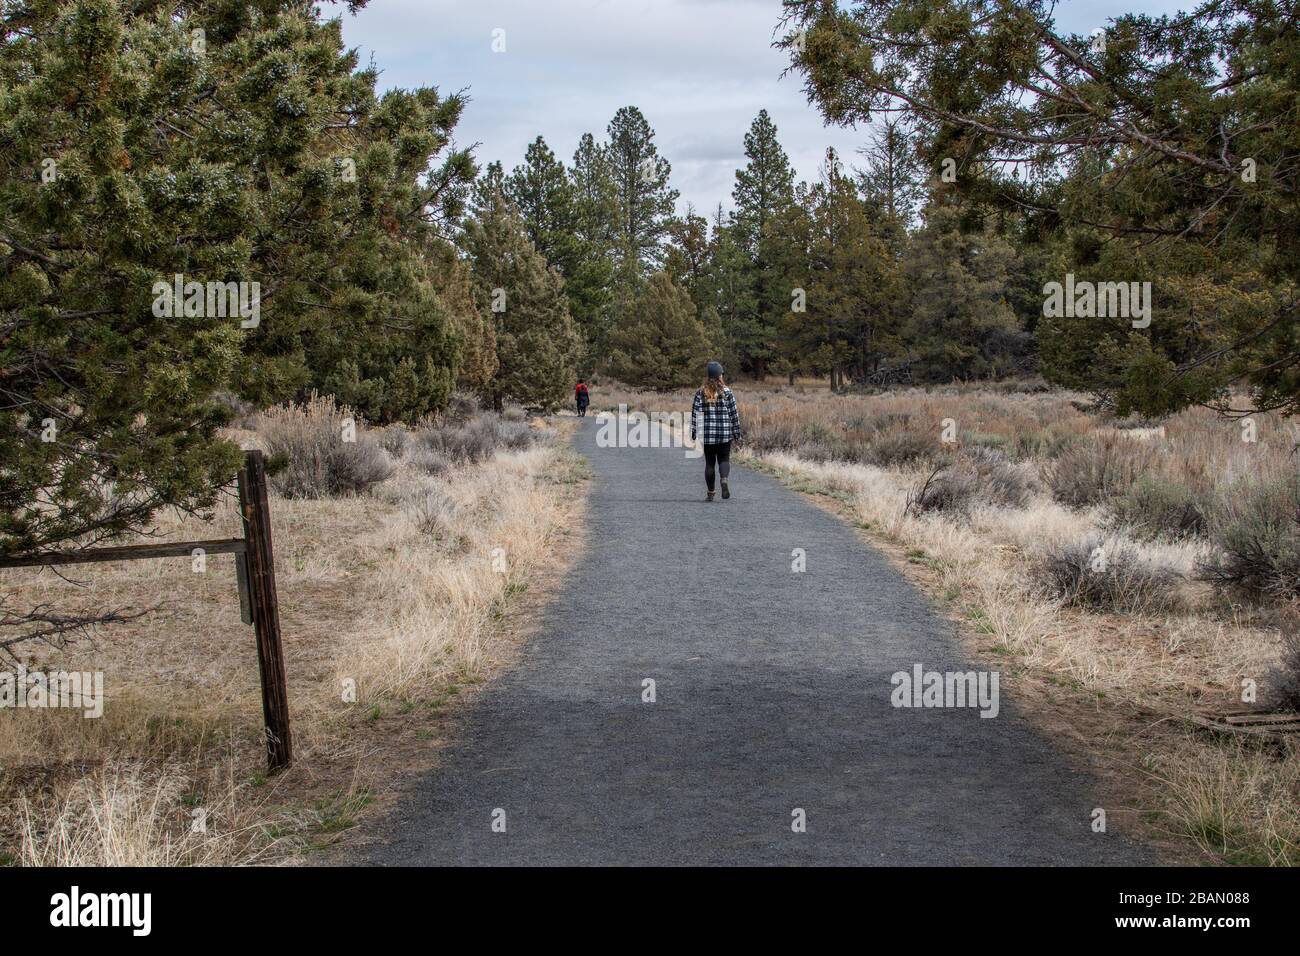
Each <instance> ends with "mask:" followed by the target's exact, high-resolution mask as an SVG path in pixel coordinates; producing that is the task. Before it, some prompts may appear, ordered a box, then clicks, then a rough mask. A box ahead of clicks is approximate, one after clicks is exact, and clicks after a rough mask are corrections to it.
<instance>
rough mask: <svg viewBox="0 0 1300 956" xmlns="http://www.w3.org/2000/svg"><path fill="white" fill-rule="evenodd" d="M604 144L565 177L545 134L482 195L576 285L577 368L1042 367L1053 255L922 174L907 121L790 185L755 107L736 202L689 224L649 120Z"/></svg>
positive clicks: (637, 373)
mask: <svg viewBox="0 0 1300 956" xmlns="http://www.w3.org/2000/svg"><path fill="white" fill-rule="evenodd" d="M606 133H607V139H606V140H605V141H604V142H598V141H597V140H596V139H595V137H594V135H593V134H591V133H586V134H584V135H583V136H582V137H581V138H580V140H579V145H578V148H577V149H576V151H575V153H574V156H573V159H572V162H571V163H570V164H568V165H566V164H565V163H564V162H563V161H562V160H561V159H559V158H558V157H557V156H556V155H555V153H554V152H553V151H552V149H551V148H550V147H549V145H548V144H547V143H546V140H545V137H544V135H538V136H537V138H536V139H535V140H534V141H533V142H532V143H531V144H530V145H529V146H528V148H527V150H526V153H525V155H524V157H523V158H522V161H521V162H520V163H519V164H518V165H516V166H514V167H513V168H512V169H510V170H509V171H508V172H507V171H506V170H505V168H504V165H503V164H502V163H501V162H500V161H497V162H493V163H490V164H488V165H487V166H486V167H485V169H484V171H483V174H482V176H481V177H480V179H479V181H478V182H477V183H476V185H475V195H476V199H477V209H478V210H482V209H484V208H485V207H487V206H488V205H490V204H491V203H493V202H499V203H501V204H502V205H503V206H504V207H505V210H506V214H507V215H509V216H511V217H513V218H516V219H517V220H518V222H519V223H520V224H521V225H522V227H523V229H524V231H525V232H526V234H527V236H528V238H529V240H530V241H531V242H532V244H533V247H534V248H535V250H536V251H537V252H538V253H540V254H541V255H542V256H543V257H544V259H545V260H546V262H547V265H548V266H549V267H550V268H552V269H553V270H554V271H556V272H558V273H559V274H560V276H561V277H562V278H563V280H564V288H565V292H566V295H567V297H568V300H569V309H570V314H571V315H572V317H573V319H574V322H575V324H576V326H577V328H578V330H579V332H580V334H581V339H582V346H583V349H582V354H581V356H580V357H579V358H578V359H577V365H578V371H579V374H590V373H592V372H595V373H597V374H602V373H603V374H607V375H611V376H613V377H615V378H617V379H619V380H621V381H625V382H627V383H629V384H631V385H637V386H644V387H649V388H658V389H668V388H678V387H681V386H683V385H687V384H689V383H690V382H692V381H695V380H696V379H698V378H699V377H700V369H701V368H702V367H703V363H704V361H705V360H707V358H709V357H716V358H720V359H721V360H722V361H723V363H724V364H725V365H726V366H727V368H728V370H729V371H731V372H732V373H733V374H739V375H741V376H745V377H750V378H764V377H766V376H769V375H782V376H789V377H790V380H791V381H793V380H794V378H795V376H823V377H827V378H828V379H829V381H830V384H831V386H832V387H833V388H842V387H846V386H848V385H850V384H853V385H886V384H892V383H896V382H902V381H906V382H915V383H936V382H947V381H952V380H954V379H961V380H973V379H983V378H996V377H1001V376H1006V375H1026V374H1032V373H1035V372H1037V371H1038V365H1039V363H1038V354H1037V347H1036V342H1035V340H1034V329H1035V326H1036V325H1037V319H1038V317H1039V315H1040V314H1041V312H1042V308H1043V300H1042V293H1041V287H1042V284H1043V282H1044V281H1046V279H1047V278H1048V277H1049V276H1050V272H1049V271H1048V269H1047V261H1046V260H1047V254H1046V253H1045V252H1044V251H1043V250H1041V249H1032V250H1030V251H1029V254H1028V255H1023V254H1021V253H1020V252H1019V251H1018V250H1017V248H1016V245H1015V242H1016V241H1017V239H1018V236H1017V235H1016V229H1017V228H1018V227H1019V225H1020V224H1018V223H1015V222H1013V221H1010V220H1008V218H1007V217H1005V216H989V215H987V214H986V213H985V212H984V211H982V210H980V209H978V208H977V207H975V206H974V205H972V204H970V203H967V202H965V201H963V199H962V198H961V197H960V196H959V195H958V194H957V193H956V192H955V189H954V188H952V186H951V185H950V184H951V183H952V182H953V181H954V180H953V179H948V180H947V181H946V182H945V177H946V173H945V172H944V171H940V172H939V173H937V174H936V175H934V176H929V177H927V175H926V173H925V170H924V169H923V167H922V164H921V161H920V158H919V157H918V156H917V154H916V151H915V149H914V147H913V145H912V142H911V140H910V138H909V136H908V132H907V130H906V129H905V127H904V125H903V123H902V122H901V121H900V120H898V119H896V118H893V119H888V120H886V121H885V122H884V123H883V124H882V125H881V126H880V127H879V128H878V129H877V130H875V131H874V135H873V136H872V137H871V139H870V142H869V145H868V146H867V147H865V148H864V149H863V150H861V156H862V163H861V165H859V166H857V167H856V168H850V167H847V166H846V165H845V164H844V162H843V161H842V160H841V159H840V157H838V156H837V155H836V154H835V152H834V151H833V150H827V153H826V156H825V159H824V162H823V164H822V166H821V168H820V170H819V173H820V175H819V177H818V179H817V181H815V182H812V183H808V182H798V183H796V181H795V176H794V171H793V168H792V167H791V164H790V161H789V157H788V155H787V153H786V152H785V150H784V148H783V147H782V146H781V143H780V139H779V136H778V131H777V128H776V125H775V124H774V123H773V122H772V119H771V117H770V115H769V114H768V112H767V111H766V110H761V111H760V112H759V114H758V116H756V117H755V118H754V120H753V122H752V124H751V126H750V129H749V131H748V133H747V134H746V135H745V138H744V152H745V158H746V163H745V165H744V166H743V167H742V168H740V169H737V170H736V173H735V186H734V189H733V191H732V199H733V201H734V203H735V208H734V209H732V210H731V211H729V212H724V210H723V208H722V204H721V203H719V204H718V206H717V208H716V209H715V210H713V211H712V213H711V215H710V216H709V217H708V218H706V217H705V216H702V215H700V214H699V213H697V212H696V211H695V209H694V207H693V206H691V205H689V204H688V205H687V208H686V210H685V212H684V214H680V215H679V214H678V213H677V212H676V210H675V206H676V200H677V198H678V193H677V191H676V190H674V189H673V188H672V186H671V182H670V175H671V168H672V167H671V164H670V162H669V161H668V159H667V157H664V156H661V155H660V154H659V152H658V149H657V147H656V145H655V142H654V140H655V132H654V129H653V128H652V127H651V125H650V124H649V122H648V121H647V119H646V118H645V116H644V115H643V114H642V113H641V111H640V110H639V109H638V108H637V107H635V106H627V107H624V108H622V109H620V110H619V111H618V112H617V114H616V115H615V116H614V118H613V120H612V121H611V122H610V124H609V126H608V127H607V130H606ZM954 174H955V170H954ZM474 261H475V257H474V255H473V253H472V251H471V253H470V262H471V264H472V263H473V262H474Z"/></svg>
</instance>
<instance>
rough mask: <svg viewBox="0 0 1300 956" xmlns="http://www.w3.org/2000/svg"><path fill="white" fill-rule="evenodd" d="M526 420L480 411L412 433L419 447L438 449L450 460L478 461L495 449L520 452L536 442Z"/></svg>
mask: <svg viewBox="0 0 1300 956" xmlns="http://www.w3.org/2000/svg"><path fill="white" fill-rule="evenodd" d="M538 434H539V433H538V432H537V431H536V430H534V429H533V428H531V427H529V425H528V423H527V422H517V421H505V420H503V419H501V418H499V417H498V416H496V415H495V414H493V413H492V412H479V413H478V414H476V415H475V416H474V417H473V418H470V419H469V420H468V421H463V422H461V421H455V420H451V421H448V420H445V419H443V420H439V421H437V422H432V423H429V424H427V425H425V426H424V427H423V428H421V429H420V430H419V431H417V432H416V433H415V443H416V445H417V446H419V447H420V448H421V449H424V450H426V451H432V452H437V453H440V454H442V455H443V456H445V457H446V458H447V459H449V460H451V461H453V462H461V463H464V462H468V463H473V462H479V461H484V460H485V459H487V458H490V457H492V455H493V454H495V453H496V452H497V450H498V449H502V448H504V449H508V450H511V451H520V450H522V449H525V448H528V447H529V446H531V445H533V444H534V443H535V442H536V441H538Z"/></svg>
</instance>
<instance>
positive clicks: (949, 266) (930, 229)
mask: <svg viewBox="0 0 1300 956" xmlns="http://www.w3.org/2000/svg"><path fill="white" fill-rule="evenodd" d="M961 220H962V210H961V209H960V208H959V207H958V206H957V205H956V204H954V203H952V202H946V201H943V200H937V201H934V202H932V203H931V204H930V205H929V206H928V207H927V208H926V210H925V225H924V227H923V228H922V229H921V230H920V231H919V232H918V233H917V234H916V236H915V237H914V238H913V241H912V243H911V246H910V248H909V250H908V254H907V258H906V264H905V267H904V268H905V271H906V275H907V278H908V281H909V284H910V286H911V290H912V299H911V306H912V307H911V320H910V325H909V330H908V338H909V340H910V342H911V343H912V344H913V348H914V349H915V351H916V353H917V354H918V355H919V357H920V361H919V368H918V369H917V373H916V374H917V375H918V376H919V377H920V378H922V379H923V380H928V381H943V380H950V379H952V378H962V379H968V378H979V377H987V376H991V375H995V374H999V373H1002V372H1007V371H1011V369H1010V368H1007V367H1000V366H999V360H1000V359H1001V358H1002V356H1003V354H1004V353H1005V352H1006V350H1007V345H1008V341H1009V340H1010V339H1012V338H1014V337H1015V335H1016V333H1017V332H1018V323H1017V321H1016V316H1015V313H1014V312H1013V311H1012V309H1011V306H1010V304H1009V303H1008V301H1007V292H1008V287H1009V285H1010V274H1011V272H1012V271H1013V270H1014V268H1015V252H1014V250H1013V249H1012V248H1011V246H1010V244H1009V243H1008V242H1006V240H1004V239H1002V238H1001V237H999V236H996V235H993V234H992V233H991V232H989V231H988V230H986V229H983V228H976V229H973V230H969V231H966V230H963V228H962V221H961Z"/></svg>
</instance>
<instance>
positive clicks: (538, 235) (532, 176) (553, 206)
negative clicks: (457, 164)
mask: <svg viewBox="0 0 1300 956" xmlns="http://www.w3.org/2000/svg"><path fill="white" fill-rule="evenodd" d="M504 188H505V194H506V198H507V199H509V200H510V201H511V202H512V203H514V206H515V208H516V209H518V210H519V216H520V218H521V219H522V220H523V223H524V228H525V229H526V230H527V231H528V238H529V239H531V240H532V241H533V245H534V246H535V247H536V249H537V251H538V252H540V253H541V254H542V256H543V257H544V258H545V259H546V261H547V263H549V264H550V265H552V266H554V267H556V268H558V269H559V270H560V274H561V275H562V276H563V277H564V278H565V280H566V281H567V280H568V279H570V278H571V277H572V276H573V273H574V270H575V268H576V265H577V259H578V241H577V236H576V230H577V222H576V212H575V210H574V195H573V185H572V183H570V181H569V175H568V172H567V171H566V170H565V168H564V164H563V163H561V162H560V161H559V160H557V159H556V158H555V154H554V153H553V152H551V149H550V147H548V146H547V145H546V140H544V139H543V138H542V137H540V136H539V137H537V139H535V140H533V142H532V143H530V144H529V146H528V149H527V151H526V152H525V154H524V162H523V165H521V166H516V167H515V168H514V170H513V171H512V172H511V173H510V175H509V176H507V177H506V179H505V184H504Z"/></svg>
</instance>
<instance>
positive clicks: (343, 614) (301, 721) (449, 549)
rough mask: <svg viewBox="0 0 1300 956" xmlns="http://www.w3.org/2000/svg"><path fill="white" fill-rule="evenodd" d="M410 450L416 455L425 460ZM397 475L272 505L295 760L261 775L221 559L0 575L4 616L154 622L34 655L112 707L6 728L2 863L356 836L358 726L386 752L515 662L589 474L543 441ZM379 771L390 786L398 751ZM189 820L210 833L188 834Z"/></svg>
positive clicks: (279, 850) (262, 849) (243, 658)
mask: <svg viewBox="0 0 1300 956" xmlns="http://www.w3.org/2000/svg"><path fill="white" fill-rule="evenodd" d="M534 426H535V427H538V428H540V427H541V423H540V422H535V423H534ZM523 427H527V426H523ZM238 437H239V439H240V440H241V442H243V443H244V444H245V445H246V446H251V445H254V444H256V443H257V442H258V435H256V434H254V433H248V432H241V433H238ZM393 444H394V446H396V442H394V443H393ZM403 444H404V445H405V446H407V448H408V456H409V452H410V451H415V450H417V449H418V444H417V443H416V442H413V441H407V442H403ZM400 454H401V451H400V449H399V450H398V455H400ZM395 468H396V470H395V472H394V473H393V475H392V476H391V477H390V478H389V479H388V480H387V481H384V482H383V483H381V484H379V485H377V486H375V488H373V489H372V490H371V492H369V493H365V494H361V495H354V496H350V497H343V498H326V499H320V500H306V499H289V498H284V497H281V496H278V495H275V496H273V500H272V506H271V512H272V524H273V535H274V541H275V548H276V572H277V586H278V591H279V596H280V601H281V618H282V627H283V631H284V635H285V655H286V666H287V673H288V682H289V688H290V707H291V716H292V720H293V726H294V732H295V749H296V758H297V760H296V764H295V767H294V768H292V769H291V770H290V771H289V772H288V773H286V774H283V775H278V776H276V777H273V778H270V779H268V778H267V777H266V775H265V773H264V770H263V766H264V755H263V752H262V748H261V743H260V727H261V698H260V689H259V685H258V676H257V674H258V672H257V662H256V651H255V647H254V642H253V637H252V631H251V629H250V628H248V627H247V626H245V625H244V624H243V623H242V622H241V621H240V619H239V606H238V599H237V595H236V591H235V587H234V571H233V559H231V558H229V557H226V556H211V557H208V558H207V561H206V569H205V570H203V571H202V572H201V573H196V572H195V571H194V570H192V566H191V561H190V560H189V559H167V560H158V561H142V562H130V563H118V564H99V565H86V566H81V567H78V568H77V570H76V573H75V575H74V576H73V579H72V580H65V579H63V578H61V577H59V576H57V575H54V574H52V573H50V572H48V571H46V572H37V571H32V572H5V575H6V578H5V587H6V589H7V591H8V592H9V593H10V594H11V596H12V599H14V600H16V601H26V602H30V603H32V604H36V603H40V602H46V601H48V602H51V603H54V604H55V605H56V606H58V607H61V608H66V609H76V608H97V607H104V606H109V605H111V606H114V607H117V606H121V607H130V608H136V609H143V608H151V609H152V610H151V611H150V613H149V614H148V615H146V616H145V617H143V618H140V619H139V620H137V621H133V622H130V623H127V624H123V625H119V626H114V627H113V628H111V629H108V630H105V631H103V632H101V634H100V635H99V636H98V637H97V638H96V639H94V640H85V641H81V642H79V643H78V644H76V645H74V646H73V647H71V648H68V649H66V650H64V651H60V652H57V655H58V656H57V658H56V657H55V656H54V654H55V652H54V651H52V650H46V651H44V652H43V653H36V654H35V655H34V657H33V659H32V661H31V662H30V663H29V666H30V667H32V668H39V667H41V666H42V665H48V664H52V663H54V662H55V661H57V664H58V666H59V668H60V669H63V668H66V669H73V668H75V669H80V670H100V671H103V672H104V675H105V678H104V682H105V688H104V690H105V698H106V705H105V709H104V716H103V717H101V718H99V719H84V718H82V717H80V716H79V714H77V713H73V712H69V711H48V710H47V711H33V710H19V711H7V712H6V714H5V719H4V720H3V721H0V766H3V767H5V768H6V771H5V773H4V774H2V775H0V853H3V854H4V855H5V856H7V857H9V858H10V859H12V860H14V861H17V862H21V863H27V864H34V865H43V864H60V865H69V864H80V865H119V864H160V865H171V864H232V863H234V864H239V863H247V862H254V861H272V860H279V859H283V858H285V857H286V856H287V855H289V854H293V853H299V852H301V851H302V850H303V849H304V848H306V847H310V846H312V845H321V844H324V843H328V842H329V841H330V840H332V839H334V838H335V837H336V835H337V833H338V832H341V831H342V830H345V829H348V828H349V827H351V826H352V825H353V824H354V823H355V822H356V818H357V816H358V815H359V814H360V813H361V812H362V811H363V810H364V808H365V806H366V805H367V804H369V803H370V802H372V801H373V799H374V797H373V796H372V793H371V791H372V788H374V787H375V786H377V782H376V778H377V777H380V776H382V775H377V774H374V773H372V772H371V771H372V770H373V767H374V766H375V764H374V763H373V762H372V761H370V760H369V759H368V758H369V753H370V751H371V750H372V749H373V746H374V741H373V740H370V739H368V738H367V732H368V730H370V729H371V728H372V725H373V724H374V722H375V721H376V720H379V719H382V720H384V721H385V722H386V723H385V729H384V733H385V734H396V733H397V732H398V731H399V730H400V727H399V726H396V725H392V724H390V723H387V722H389V721H394V720H400V718H401V715H402V714H407V713H409V714H412V715H413V719H415V718H420V719H423V720H424V721H425V722H426V723H427V722H428V721H430V720H432V719H434V718H435V717H436V715H437V714H438V713H439V712H440V707H441V705H442V704H443V703H445V702H446V700H447V699H448V698H449V697H450V695H452V694H454V693H455V692H456V690H457V689H459V688H461V687H464V686H468V685H472V684H475V683H478V682H481V681H482V680H484V679H485V678H486V677H488V676H490V675H491V673H492V672H493V668H494V666H496V665H497V664H498V663H499V662H500V661H501V660H503V659H504V658H505V657H507V656H508V655H509V654H510V653H511V650H512V648H513V646H514V641H515V637H514V631H513V630H512V629H511V628H508V627H506V626H504V623H503V621H504V617H503V616H504V615H505V614H506V613H507V612H508V611H509V609H510V608H511V607H512V606H513V605H515V604H518V603H519V602H520V601H521V600H522V599H523V597H524V594H525V592H526V591H527V588H528V587H529V584H530V582H531V581H532V580H533V579H534V578H535V577H536V576H537V575H539V574H543V573H548V572H549V571H550V570H552V569H553V568H554V566H555V565H556V563H557V558H556V556H555V555H556V554H557V553H560V552H563V551H564V550H565V549H563V548H560V547H558V544H559V542H560V541H561V540H562V539H563V537H564V536H565V535H567V534H569V533H570V531H571V522H572V520H573V518H574V516H575V514H576V510H577V507H578V504H577V496H576V489H577V486H578V484H579V483H580V482H581V481H582V480H583V478H584V476H585V471H584V470H583V467H582V463H581V459H578V458H576V456H575V455H574V454H573V453H572V452H571V451H570V450H569V449H568V448H567V447H565V446H562V445H558V444H550V443H543V444H533V445H531V447H527V448H520V449H517V450H510V451H502V452H499V453H497V454H496V455H494V456H493V457H490V458H488V459H487V460H484V461H481V462H478V463H473V464H471V463H463V464H452V465H451V466H449V467H448V468H447V469H446V470H445V471H444V472H443V473H442V474H440V475H439V476H437V477H434V476H431V475H429V474H427V473H425V472H424V471H423V470H422V469H421V468H420V467H419V464H418V462H417V461H414V460H408V458H407V457H398V458H396V460H395ZM238 529H239V524H238V516H237V513H236V509H235V505H234V502H233V500H229V499H227V500H226V501H224V502H223V504H222V505H221V507H220V508H219V509H218V511H217V513H216V515H215V516H214V518H213V520H212V522H211V523H203V522H200V521H198V520H197V519H193V518H186V517H178V516H168V517H165V518H164V519H163V520H162V522H161V525H160V528H159V532H160V536H161V537H163V538H164V539H171V540H187V539H196V538H214V537H224V536H227V535H231V536H233V535H237V534H238V533H239V531H238ZM495 549H503V550H502V551H495ZM494 557H495V558H496V560H495V561H494ZM352 687H355V701H354V700H353V699H352V697H351V695H346V696H345V692H346V691H348V690H350V689H351V688H352ZM421 708H423V709H421ZM422 733H423V732H422ZM417 749H423V750H427V749H429V748H428V746H424V747H422V748H417ZM421 759H423V758H421ZM384 769H385V771H388V770H390V769H391V770H398V771H400V770H401V769H402V768H401V759H400V755H394V754H390V755H389V760H388V762H387V763H386V764H384ZM195 811H205V813H206V820H207V830H206V832H192V829H191V828H192V826H193V821H194V813H195Z"/></svg>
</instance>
